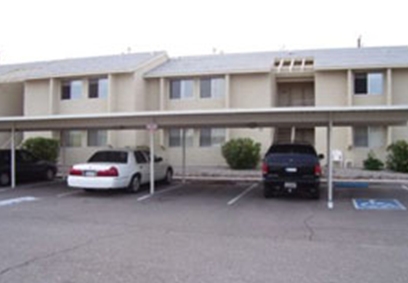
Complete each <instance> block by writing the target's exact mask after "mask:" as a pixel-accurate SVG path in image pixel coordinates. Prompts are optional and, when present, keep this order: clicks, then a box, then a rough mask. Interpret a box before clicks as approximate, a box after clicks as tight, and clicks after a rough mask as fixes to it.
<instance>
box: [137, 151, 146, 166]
mask: <svg viewBox="0 0 408 283" xmlns="http://www.w3.org/2000/svg"><path fill="white" fill-rule="evenodd" d="M135 158H136V162H137V163H138V164H143V163H147V161H148V160H147V158H146V156H145V155H144V154H143V153H142V152H140V151H135Z"/></svg>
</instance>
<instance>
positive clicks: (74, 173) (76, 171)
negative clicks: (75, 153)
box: [69, 167, 82, 176]
mask: <svg viewBox="0 0 408 283" xmlns="http://www.w3.org/2000/svg"><path fill="white" fill-rule="evenodd" d="M69 175H72V176H82V170H79V169H74V167H72V168H71V169H70V170H69Z"/></svg>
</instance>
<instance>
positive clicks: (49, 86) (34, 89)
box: [0, 47, 408, 166]
mask: <svg viewBox="0 0 408 283" xmlns="http://www.w3.org/2000/svg"><path fill="white" fill-rule="evenodd" d="M407 92H408V47H375V48H348V49H326V50H302V51H281V52H259V53H242V54H214V55H205V56H194V57H181V58H168V57H167V55H166V54H165V53H163V52H159V53H138V54H125V55H117V56H106V57H96V58H85V59H70V60H61V61H52V62H42V63H30V64H20V65H7V66H0V97H1V101H2V103H1V105H0V115H1V116H10V115H23V116H34V115H58V114H82V113H109V112H135V111H150V110H155V111H158V110H159V111H169V110H172V111H185V110H194V109H197V110H198V109H225V108H229V109H234V108H269V107H302V106H312V107H313V106H315V107H325V106H342V107H350V106H363V105H364V106H370V105H373V106H374V105H407V104H408V93H407ZM39 134H41V135H48V136H54V137H57V138H60V139H61V144H62V145H63V146H64V148H65V150H64V154H65V156H66V160H67V162H68V163H74V162H78V161H83V160H84V159H86V158H87V157H88V156H89V155H90V154H91V153H92V152H93V151H94V150H96V149H98V148H100V147H105V146H107V145H111V146H113V147H124V146H130V147H134V146H138V145H147V141H148V139H147V133H145V131H107V130H103V129H101V130H92V131H86V132H84V131H75V130H73V131H66V132H64V134H63V135H62V136H60V133H57V132H53V133H26V134H25V137H28V136H33V135H39ZM333 134H334V136H333V137H334V139H333V146H334V148H335V149H337V151H340V152H341V153H342V155H343V160H344V163H347V164H348V165H355V166H360V165H361V163H362V160H363V159H365V158H366V156H367V154H368V152H369V150H373V151H374V152H375V153H376V154H377V155H378V156H379V157H381V158H384V157H385V152H386V147H387V145H388V144H390V143H391V142H393V141H395V140H398V139H407V138H408V128H406V127H366V126H361V127H355V128H350V127H345V128H335V130H334V132H333ZM157 137H158V138H157V139H156V141H157V144H156V147H157V149H156V150H159V151H161V153H162V154H163V155H164V156H165V157H166V158H168V159H169V160H170V162H172V163H173V164H179V163H180V162H181V138H182V132H181V129H177V128H174V129H170V130H166V131H162V130H160V131H158V133H157ZM236 137H251V138H253V139H254V140H256V141H258V142H260V143H261V144H262V151H263V152H264V151H265V150H266V149H267V147H268V146H269V145H270V143H271V142H273V141H290V140H303V141H308V142H311V143H313V144H315V146H316V147H317V149H318V151H320V152H325V150H326V138H325V137H326V129H325V128H298V129H294V128H275V129H271V128H255V129H235V128H234V129H224V128H220V129H214V128H196V129H187V130H186V145H187V150H188V154H187V164H192V165H224V164H225V162H224V160H223V158H222V156H221V151H220V145H221V144H222V143H223V142H225V141H226V140H228V139H231V138H236ZM0 142H2V144H3V145H4V146H7V136H5V135H4V134H3V136H0Z"/></svg>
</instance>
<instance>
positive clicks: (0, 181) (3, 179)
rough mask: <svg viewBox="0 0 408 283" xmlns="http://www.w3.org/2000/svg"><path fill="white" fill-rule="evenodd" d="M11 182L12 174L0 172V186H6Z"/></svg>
mask: <svg viewBox="0 0 408 283" xmlns="http://www.w3.org/2000/svg"><path fill="white" fill-rule="evenodd" d="M9 184H10V176H9V174H7V173H4V172H3V173H0V187H4V186H7V185H9Z"/></svg>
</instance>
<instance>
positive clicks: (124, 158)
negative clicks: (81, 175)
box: [88, 151, 128, 163]
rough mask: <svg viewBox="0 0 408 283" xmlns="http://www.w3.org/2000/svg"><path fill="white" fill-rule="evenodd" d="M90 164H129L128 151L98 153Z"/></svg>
mask: <svg viewBox="0 0 408 283" xmlns="http://www.w3.org/2000/svg"><path fill="white" fill-rule="evenodd" d="M88 162H89V163H99V162H108V163H111V162H112V163H127V162H128V153H127V152H126V151H98V152H95V153H94V155H92V156H91V158H89V160H88Z"/></svg>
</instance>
